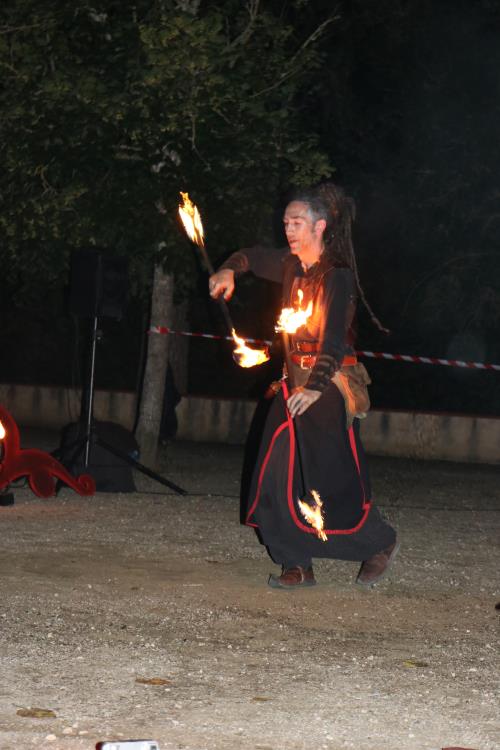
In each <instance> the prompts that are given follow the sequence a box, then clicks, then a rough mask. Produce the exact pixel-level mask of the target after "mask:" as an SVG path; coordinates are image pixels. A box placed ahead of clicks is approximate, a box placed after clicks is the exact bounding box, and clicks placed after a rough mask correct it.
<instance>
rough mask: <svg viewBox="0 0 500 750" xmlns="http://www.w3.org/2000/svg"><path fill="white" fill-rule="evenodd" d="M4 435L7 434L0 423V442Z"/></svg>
mask: <svg viewBox="0 0 500 750" xmlns="http://www.w3.org/2000/svg"><path fill="white" fill-rule="evenodd" d="M6 434H7V433H6V432H5V427H4V426H3V424H2V423H1V422H0V440H3V439H4V437H5V435H6Z"/></svg>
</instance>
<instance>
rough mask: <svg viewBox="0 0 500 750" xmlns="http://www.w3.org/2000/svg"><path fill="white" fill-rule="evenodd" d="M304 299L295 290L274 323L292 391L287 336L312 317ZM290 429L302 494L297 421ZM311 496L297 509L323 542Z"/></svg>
mask: <svg viewBox="0 0 500 750" xmlns="http://www.w3.org/2000/svg"><path fill="white" fill-rule="evenodd" d="M303 299H304V292H303V291H302V289H298V290H297V304H296V306H295V307H284V308H283V309H282V311H281V314H280V317H279V318H278V322H277V323H276V326H275V330H276V332H281V335H282V339H283V350H284V355H285V361H286V369H287V372H288V382H289V385H290V390H293V388H294V387H295V383H294V377H293V368H292V366H291V361H290V339H289V336H290V334H291V333H292V334H293V333H297V331H298V330H299V328H302V327H303V326H305V325H306V324H307V321H308V320H309V318H310V317H311V315H312V309H313V303H312V300H310V302H309V304H308V305H307V307H306V308H303V307H302V302H303ZM292 429H293V431H294V432H295V439H296V443H297V460H298V466H299V472H300V479H301V482H302V489H303V492H304V494H305V493H306V491H307V486H308V482H307V481H306V476H305V467H304V463H303V461H302V450H301V446H300V444H301V440H300V430H299V426H298V424H297V421H296V420H295V419H294V420H293V423H292ZM311 494H312V496H313V498H314V501H315V505H314V506H311V505H309V504H308V503H306V502H303V501H302V500H299V501H298V503H299V508H300V512H301V513H302V515H303V516H304V518H305V519H306V521H308V522H309V523H310V524H311V526H312V527H313V528H314V529H316V533H317V535H318V537H319V538H320V539H322V540H323V541H324V542H326V541H327V538H328V537H327V536H326V534H325V532H324V531H323V515H322V513H321V508H322V506H323V503H322V501H321V498H320V496H319V493H318V492H316V490H311Z"/></svg>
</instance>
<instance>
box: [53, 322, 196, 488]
mask: <svg viewBox="0 0 500 750" xmlns="http://www.w3.org/2000/svg"><path fill="white" fill-rule="evenodd" d="M99 337H100V329H99V318H98V316H97V315H94V318H93V321H92V339H91V346H90V369H89V379H88V391H87V399H86V404H85V420H83V419H82V418H80V424H84V425H85V434H84V436H83V437H79V438H78V439H77V440H75V441H74V442H73V443H71V444H70V445H68V446H67V447H66V450H68V451H71V450H74V452H73V454H72V456H71V458H70V460H69V461H68V468H69V469H70V470H71V467H72V466H73V465H74V464H75V463H76V460H77V458H78V457H79V456H80V455H81V453H82V451H83V455H84V466H85V468H86V469H87V468H88V466H89V463H90V457H91V449H92V445H99V446H100V447H101V448H102V449H103V450H104V451H106V452H107V453H110V454H111V455H113V456H116V457H117V458H121V459H122V460H123V461H125V463H127V464H129V465H130V466H132V467H133V468H134V469H137V471H140V472H141V473H142V474H145V475H146V476H148V477H150V478H151V479H154V480H155V481H156V482H158V483H159V484H163V485H164V486H165V487H169V488H170V489H171V490H174V492H177V494H179V495H187V494H188V493H187V492H186V490H184V489H182V487H179V485H177V484H175V483H174V482H171V481H170V480H169V479H165V477H163V476H161V475H160V474H158V473H157V472H155V471H153V470H152V469H149V468H148V467H147V466H144V464H141V463H140V462H139V461H137V460H136V459H135V458H132V456H129V455H128V454H127V453H125V452H124V451H121V450H119V448H116V447H115V446H113V445H111V443H108V442H107V441H106V440H103V439H102V438H101V437H100V436H99V435H98V434H97V432H96V430H95V428H94V393H95V363H96V352H97V342H98V340H99ZM59 453H60V451H58V450H56V451H53V453H52V455H53V456H54V457H57V456H58V454H59Z"/></svg>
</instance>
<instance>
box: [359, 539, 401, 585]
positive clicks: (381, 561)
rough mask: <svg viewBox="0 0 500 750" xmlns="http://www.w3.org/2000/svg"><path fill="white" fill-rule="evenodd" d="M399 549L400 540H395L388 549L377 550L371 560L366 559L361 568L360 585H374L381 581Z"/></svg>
mask: <svg viewBox="0 0 500 750" xmlns="http://www.w3.org/2000/svg"><path fill="white" fill-rule="evenodd" d="M398 550H399V542H394V544H391V546H390V547H387V549H384V550H382V552H377V554H376V555H372V557H370V558H369V560H365V561H364V563H363V564H362V565H361V568H360V569H359V573H358V577H357V578H356V583H358V584H359V585H360V586H373V584H374V583H377V581H381V580H382V578H383V577H384V576H385V574H386V573H387V571H388V570H389V568H390V567H391V565H392V563H393V562H394V558H395V557H396V555H397V554H398Z"/></svg>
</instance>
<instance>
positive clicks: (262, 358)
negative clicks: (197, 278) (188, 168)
mask: <svg viewBox="0 0 500 750" xmlns="http://www.w3.org/2000/svg"><path fill="white" fill-rule="evenodd" d="M181 198H182V203H181V204H179V216H180V218H181V221H182V223H183V225H184V229H185V230H186V233H187V235H188V237H189V239H190V240H191V242H194V244H195V245H197V246H198V249H199V251H200V253H201V256H202V258H203V261H204V263H205V266H206V268H207V271H208V272H209V274H210V275H212V274H213V273H215V271H214V267H213V265H212V263H211V262H210V258H209V257H208V254H207V250H206V247H205V234H204V231H203V222H202V220H201V216H200V212H199V211H198V207H197V206H196V205H195V204H194V203H193V202H192V201H191V199H190V198H189V193H183V192H181ZM217 302H218V303H219V304H220V307H221V310H222V314H223V315H224V320H225V321H226V325H227V327H228V329H229V332H230V333H231V336H232V337H233V340H234V342H235V344H236V345H237V347H236V349H235V350H234V353H233V359H234V361H235V362H236V364H237V365H239V366H240V367H255V365H261V364H262V363H263V362H267V360H268V359H269V350H268V349H267V347H265V348H264V349H252V348H251V347H249V346H247V344H246V342H245V339H243V338H241V337H239V336H237V335H236V331H235V328H234V325H233V321H232V320H231V315H230V314H229V309H228V307H227V304H226V302H225V300H223V299H220V298H219V299H218V300H217Z"/></svg>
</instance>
